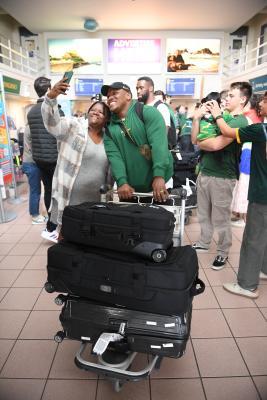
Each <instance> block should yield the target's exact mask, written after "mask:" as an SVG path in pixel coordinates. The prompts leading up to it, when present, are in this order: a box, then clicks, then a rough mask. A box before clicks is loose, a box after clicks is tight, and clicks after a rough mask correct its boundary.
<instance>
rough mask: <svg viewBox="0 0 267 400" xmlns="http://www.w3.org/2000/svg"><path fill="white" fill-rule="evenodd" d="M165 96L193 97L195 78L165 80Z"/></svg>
mask: <svg viewBox="0 0 267 400" xmlns="http://www.w3.org/2000/svg"><path fill="white" fill-rule="evenodd" d="M166 94H168V95H169V96H194V94H195V78H169V79H167V80H166Z"/></svg>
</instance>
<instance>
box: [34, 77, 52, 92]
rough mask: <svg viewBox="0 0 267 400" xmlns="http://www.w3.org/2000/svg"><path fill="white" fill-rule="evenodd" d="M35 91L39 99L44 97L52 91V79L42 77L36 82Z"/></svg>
mask: <svg viewBox="0 0 267 400" xmlns="http://www.w3.org/2000/svg"><path fill="white" fill-rule="evenodd" d="M34 89H35V91H36V93H37V95H38V97H43V96H44V95H45V94H46V92H47V90H48V89H51V79H48V78H46V77H45V76H40V77H39V78H37V79H35V81H34Z"/></svg>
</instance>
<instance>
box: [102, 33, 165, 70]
mask: <svg viewBox="0 0 267 400" xmlns="http://www.w3.org/2000/svg"><path fill="white" fill-rule="evenodd" d="M160 72H161V40H160V39H108V73H109V74H133V73H134V74H144V73H150V74H155V73H160Z"/></svg>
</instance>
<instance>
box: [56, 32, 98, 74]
mask: <svg viewBox="0 0 267 400" xmlns="http://www.w3.org/2000/svg"><path fill="white" fill-rule="evenodd" d="M48 54H49V60H50V72H51V73H62V74H63V73H64V72H65V71H70V70H72V69H73V71H74V73H78V74H98V73H102V72H103V62H102V39H49V40H48Z"/></svg>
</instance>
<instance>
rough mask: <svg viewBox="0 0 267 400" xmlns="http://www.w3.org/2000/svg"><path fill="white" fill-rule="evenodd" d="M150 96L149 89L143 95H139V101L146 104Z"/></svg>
mask: <svg viewBox="0 0 267 400" xmlns="http://www.w3.org/2000/svg"><path fill="white" fill-rule="evenodd" d="M148 97H149V93H148V91H147V92H145V93H144V94H142V96H139V97H138V101H140V102H141V103H144V104H146V102H147V100H148Z"/></svg>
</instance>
